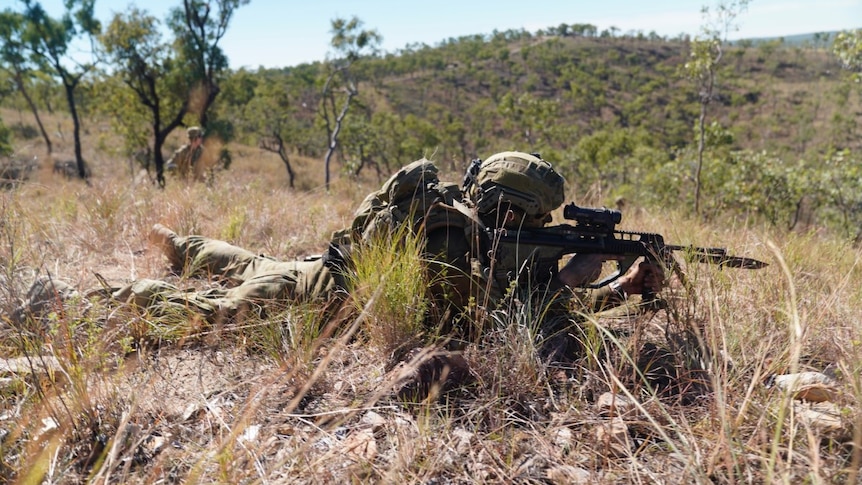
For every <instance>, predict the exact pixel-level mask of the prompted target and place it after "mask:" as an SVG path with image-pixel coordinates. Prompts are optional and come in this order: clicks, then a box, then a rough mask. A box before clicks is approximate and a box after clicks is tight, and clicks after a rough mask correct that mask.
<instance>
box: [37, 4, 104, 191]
mask: <svg viewBox="0 0 862 485" xmlns="http://www.w3.org/2000/svg"><path fill="white" fill-rule="evenodd" d="M22 1H23V3H24V11H23V17H24V25H23V29H22V31H21V41H22V42H23V45H24V46H26V49H27V51H28V54H29V57H30V60H31V61H33V62H34V63H35V64H36V65H37V66H38V67H39V69H41V70H43V71H46V72H50V73H51V74H52V75H53V76H55V77H56V78H58V79H59V80H60V82H61V84H62V85H63V90H64V93H65V96H66V103H67V104H68V107H69V114H70V116H71V117H72V124H73V134H74V143H75V161H76V163H77V167H78V176H79V177H81V178H82V179H86V178H87V176H88V170H87V168H86V165H85V163H84V158H83V156H82V154H81V121H80V117H79V114H78V104H77V98H76V96H75V90H76V89H77V88H78V87H79V85H80V83H81V80H82V79H83V78H84V76H86V75H87V74H88V73H90V72H91V71H92V70H93V68H94V67H95V62H96V61H95V60H90V61H81V60H80V59H79V58H78V57H76V56H73V55H72V54H71V53H70V52H69V50H70V47H72V45H73V44H74V43H75V42H77V41H80V40H87V41H89V43H90V44H91V46H92V44H93V41H94V38H95V36H97V35H98V34H99V31H100V30H101V24H100V23H99V21H98V20H96V18H95V17H94V15H93V5H94V3H95V0H66V1H65V2H64V5H65V7H66V11H65V12H64V13H63V15H62V16H61V17H60V18H53V17H51V16H49V15H48V14H47V13H46V12H45V9H44V8H42V5H41V4H40V3H39V2H36V1H33V0H22Z"/></svg>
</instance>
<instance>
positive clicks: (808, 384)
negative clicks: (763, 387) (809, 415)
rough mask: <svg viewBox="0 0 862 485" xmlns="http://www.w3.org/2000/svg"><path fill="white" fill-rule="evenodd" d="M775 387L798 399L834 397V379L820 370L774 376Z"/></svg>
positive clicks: (819, 400) (826, 399)
mask: <svg viewBox="0 0 862 485" xmlns="http://www.w3.org/2000/svg"><path fill="white" fill-rule="evenodd" d="M774 383H775V387H777V388H779V389H781V390H783V391H786V392H789V393H791V394H792V395H793V398H794V399H796V400H799V401H809V402H826V401H832V400H834V399H835V392H836V387H835V381H834V380H832V378H830V377H829V376H827V375H826V374H821V373H820V372H800V373H798V374H784V375H778V376H775V379H774Z"/></svg>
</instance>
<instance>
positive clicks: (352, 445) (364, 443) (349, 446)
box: [344, 429, 377, 461]
mask: <svg viewBox="0 0 862 485" xmlns="http://www.w3.org/2000/svg"><path fill="white" fill-rule="evenodd" d="M344 450H345V451H346V452H347V454H349V455H352V456H354V457H355V458H359V459H361V460H365V461H371V460H373V459H374V457H376V456H377V441H376V440H375V439H374V432H373V431H371V430H370V429H359V430H356V432H354V433H351V434H350V435H349V436H348V437H347V439H345V440H344Z"/></svg>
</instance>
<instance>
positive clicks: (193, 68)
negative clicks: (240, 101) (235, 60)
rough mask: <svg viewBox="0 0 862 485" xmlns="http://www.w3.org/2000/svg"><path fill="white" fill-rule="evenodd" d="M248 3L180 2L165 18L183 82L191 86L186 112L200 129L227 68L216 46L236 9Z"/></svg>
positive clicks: (218, 0) (236, 0)
mask: <svg viewBox="0 0 862 485" xmlns="http://www.w3.org/2000/svg"><path fill="white" fill-rule="evenodd" d="M249 1H250V0H216V1H215V2H206V1H203V0H183V8H176V9H174V10H172V11H171V14H170V17H169V19H168V25H169V26H170V27H171V30H173V31H174V34H175V35H176V47H177V50H178V54H179V57H178V61H179V62H180V63H181V64H183V65H184V66H185V68H186V70H187V71H186V75H187V78H186V80H187V81H188V83H189V84H188V85H189V86H192V93H191V97H190V100H189V101H190V105H189V109H190V110H191V111H192V112H193V113H195V114H196V115H197V116H198V118H199V120H200V122H201V125H203V126H206V124H207V111H208V110H209V108H210V106H212V104H213V102H215V99H216V97H217V96H218V94H219V92H220V91H221V89H220V88H219V84H218V83H219V81H220V77H221V75H222V74H223V73H224V72H225V71H226V70H227V68H228V59H227V57H226V56H225V55H224V52H223V51H222V49H221V47H219V45H218V44H219V42H220V41H221V39H222V37H224V35H225V34H226V33H227V28H228V26H229V25H230V21H231V18H232V17H233V14H234V12H235V11H236V9H237V8H239V7H240V6H242V5H247V4H248V3H249ZM213 5H215V7H216V8H215V9H213V8H212V7H213Z"/></svg>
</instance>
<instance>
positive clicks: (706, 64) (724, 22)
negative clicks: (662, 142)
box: [682, 0, 749, 214]
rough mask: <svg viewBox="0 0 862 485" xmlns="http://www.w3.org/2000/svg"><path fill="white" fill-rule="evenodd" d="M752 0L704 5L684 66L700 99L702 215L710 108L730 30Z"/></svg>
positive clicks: (697, 182) (696, 205)
mask: <svg viewBox="0 0 862 485" xmlns="http://www.w3.org/2000/svg"><path fill="white" fill-rule="evenodd" d="M748 2H749V0H719V1H718V2H717V3H716V4H715V7H714V8H713V9H710V8H709V7H703V8H702V9H701V13H702V14H703V17H704V24H703V26H702V27H701V34H700V35H699V36H698V37H697V38H696V39H694V40H692V42H691V51H690V53H689V60H688V62H686V63H685V64H684V65H683V67H682V73H683V75H684V76H685V77H686V78H688V79H689V80H691V81H692V83H694V85H695V88H696V89H697V90H698V98H699V100H700V116H699V117H698V124H697V127H696V128H697V143H698V145H697V167H696V169H695V175H694V184H695V189H694V211H695V213H697V214H700V194H701V174H702V172H703V155H704V151H705V150H706V144H705V142H706V116H707V107H708V106H709V104H710V103H711V102H712V100H713V99H714V98H715V91H716V80H717V76H718V67H719V65H720V64H721V60H722V58H723V56H724V44H726V43H727V35H728V32H729V31H730V30H732V29H736V28H737V24H736V18H737V17H738V16H739V15H740V14H741V13H742V12H744V11H746V10H747V9H748Z"/></svg>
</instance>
